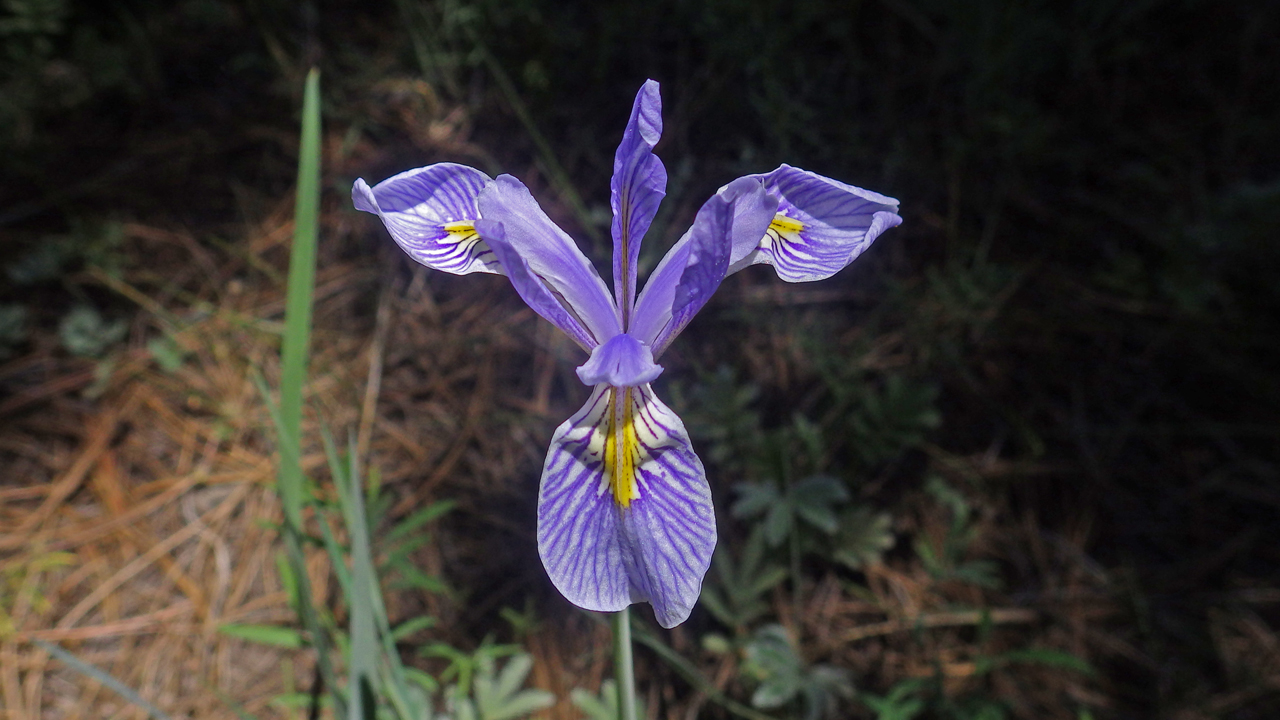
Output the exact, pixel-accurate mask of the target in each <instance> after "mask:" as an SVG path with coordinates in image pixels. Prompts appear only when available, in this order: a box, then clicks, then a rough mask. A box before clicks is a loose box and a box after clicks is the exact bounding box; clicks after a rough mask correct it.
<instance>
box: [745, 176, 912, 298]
mask: <svg viewBox="0 0 1280 720" xmlns="http://www.w3.org/2000/svg"><path fill="white" fill-rule="evenodd" d="M751 177H758V178H760V179H761V180H762V181H763V182H764V186H765V189H766V190H767V191H768V193H769V194H770V195H772V196H774V197H776V198H778V200H779V204H778V212H777V214H776V215H775V216H774V219H773V221H772V222H771V223H770V224H769V227H768V229H767V230H766V231H765V232H764V233H763V235H762V236H761V237H760V238H759V241H758V243H757V245H756V246H755V247H754V248H753V247H751V245H750V243H746V244H745V245H738V246H735V248H734V254H733V257H732V258H731V259H730V265H729V272H730V273H735V272H737V271H738V270H741V269H742V268H744V267H747V266H748V265H755V264H758V263H766V264H769V265H772V266H773V267H774V269H775V270H776V271H777V272H778V277H780V278H782V279H783V280H786V281H787V282H805V281H809V280H821V279H823V278H828V277H831V276H832V275H834V274H835V273H837V272H839V271H840V270H841V269H842V268H844V266H846V265H848V264H849V263H850V262H853V260H854V258H856V257H858V256H859V255H861V254H862V251H864V250H866V249H867V247H869V246H870V245H871V243H872V242H873V241H874V240H875V239H876V238H877V237H879V236H880V234H881V233H883V232H884V231H885V230H888V229H889V228H891V227H895V226H897V225H899V224H901V222H902V218H901V217H900V216H899V215H898V201H897V200H894V199H893V198H891V197H885V196H884V195H881V194H879V193H875V192H872V191H870V190H863V189H862V188H859V187H854V186H852V185H847V184H845V183H842V182H840V181H838V180H832V179H831V178H827V177H823V176H821V175H818V174H817V173H812V172H809V171H807V170H801V169H799V168H793V167H791V166H789V165H783V166H781V167H779V168H778V169H777V170H774V171H773V172H771V173H768V174H766V175H756V176H751Z"/></svg>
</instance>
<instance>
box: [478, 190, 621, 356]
mask: <svg viewBox="0 0 1280 720" xmlns="http://www.w3.org/2000/svg"><path fill="white" fill-rule="evenodd" d="M477 205H478V206H479V208H480V214H481V216H483V217H484V218H485V219H486V220H495V221H497V222H500V223H502V225H503V228H504V229H505V231H506V240H507V243H508V244H510V245H511V247H512V248H513V249H514V250H515V252H517V253H518V254H519V255H520V257H522V258H524V259H525V261H526V262H527V263H528V264H529V268H530V269H531V270H532V271H533V273H534V274H535V275H537V276H538V277H539V278H541V279H542V281H543V282H545V283H546V284H547V285H548V286H550V289H551V290H552V291H553V292H555V294H556V295H557V296H558V297H559V298H560V299H561V300H562V301H563V303H562V304H563V305H564V306H565V309H566V310H569V311H570V312H572V313H573V314H574V315H576V316H577V317H578V318H579V319H580V320H581V321H582V324H583V325H584V326H585V327H586V328H587V330H589V331H590V333H591V335H592V337H594V338H595V342H594V343H592V344H591V347H595V346H596V345H598V344H599V343H602V342H604V341H605V340H608V339H609V338H611V337H613V336H614V335H617V334H618V333H620V332H622V328H621V326H620V325H619V323H618V311H617V308H616V307H615V306H614V304H613V299H612V298H611V297H609V290H608V288H607V287H605V284H604V280H601V279H600V274H599V273H597V272H596V269H595V268H594V267H592V265H591V263H590V262H588V260H587V258H586V256H585V255H583V254H582V251H581V250H579V249H578V246H577V245H575V244H574V242H573V240H572V239H571V238H570V237H569V236H568V235H566V234H565V232H564V231H563V230H561V229H560V228H559V227H557V226H556V224H555V223H553V222H551V218H549V217H547V214H546V213H545V212H543V211H542V208H541V207H539V205H538V201H537V200H534V199H533V195H531V194H530V193H529V189H528V188H526V187H525V186H524V183H521V182H520V181H519V180H517V179H515V178H513V177H511V176H510V175H499V176H498V177H497V178H496V179H495V180H494V181H493V182H491V183H489V184H488V185H487V186H485V188H484V190H483V191H481V193H480V197H479V199H478V201H477ZM534 309H535V310H536V309H537V308H534Z"/></svg>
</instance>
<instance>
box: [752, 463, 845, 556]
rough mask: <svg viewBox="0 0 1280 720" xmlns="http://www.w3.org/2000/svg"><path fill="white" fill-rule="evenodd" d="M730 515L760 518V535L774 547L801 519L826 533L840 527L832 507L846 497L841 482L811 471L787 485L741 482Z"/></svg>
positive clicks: (784, 538)
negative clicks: (808, 474) (811, 474)
mask: <svg viewBox="0 0 1280 720" xmlns="http://www.w3.org/2000/svg"><path fill="white" fill-rule="evenodd" d="M734 489H735V490H736V491H737V493H738V499H737V501H736V502H734V504H733V507H732V512H733V515H734V517H737V518H742V519H744V520H750V519H754V518H759V519H760V526H761V528H762V529H763V537H764V540H765V542H766V543H768V544H769V546H770V547H778V546H780V545H782V544H783V543H784V542H786V541H787V539H788V538H789V537H791V535H792V534H793V533H794V532H795V531H796V529H797V525H798V524H800V523H802V522H803V523H804V524H806V525H808V526H810V527H813V528H814V529H816V530H819V531H821V532H822V533H824V534H826V535H833V534H835V532H836V530H838V529H839V527H840V520H839V517H838V516H837V514H836V507H837V506H838V505H841V504H843V503H845V502H848V500H849V490H848V489H847V488H846V487H845V486H844V483H842V482H840V481H839V480H837V479H835V478H833V477H828V476H826V475H813V476H811V477H807V478H804V479H803V480H800V481H799V482H797V483H795V484H793V485H790V486H788V487H781V488H780V487H779V486H778V485H777V484H776V483H770V482H761V483H742V484H740V485H737V486H736V487H735V488H734Z"/></svg>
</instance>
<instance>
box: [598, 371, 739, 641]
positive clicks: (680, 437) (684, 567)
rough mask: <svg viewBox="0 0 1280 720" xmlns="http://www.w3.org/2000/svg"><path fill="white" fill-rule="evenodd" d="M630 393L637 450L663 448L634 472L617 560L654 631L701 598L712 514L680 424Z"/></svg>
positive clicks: (647, 395)
mask: <svg viewBox="0 0 1280 720" xmlns="http://www.w3.org/2000/svg"><path fill="white" fill-rule="evenodd" d="M636 390H637V391H638V398H637V401H636V402H637V406H638V409H637V418H636V423H637V426H638V427H643V428H644V429H643V430H641V431H639V432H638V434H640V435H641V442H642V443H643V444H646V445H648V444H649V443H657V442H659V441H660V442H662V443H664V445H665V446H664V447H662V448H661V449H654V448H651V449H650V452H651V453H652V454H653V460H652V462H648V463H644V464H642V465H641V467H640V470H639V472H640V497H639V498H638V499H636V500H633V501H632V502H631V509H630V512H624V513H622V520H623V523H622V528H621V530H622V546H623V548H624V552H623V555H622V557H623V562H624V564H626V565H627V570H628V575H629V576H630V577H631V580H632V585H633V592H634V593H635V594H637V595H638V596H639V598H640V599H642V600H648V601H649V603H650V604H652V605H653V611H654V614H655V615H656V616H657V619H658V624H659V625H661V626H662V627H665V628H671V627H675V626H676V625H679V624H680V623H682V622H684V621H685V620H686V619H687V618H688V617H689V613H690V612H691V611H692V610H693V605H694V603H696V602H697V600H698V596H699V595H700V594H701V591H702V579H703V577H704V576H705V575H706V573H707V568H708V567H710V565H711V555H712V553H713V551H714V550H715V547H716V519H715V509H714V507H713V506H712V503H711V488H710V487H709V486H708V485H707V476H706V471H705V470H704V469H703V467H702V461H701V460H699V459H698V456H697V455H696V454H695V453H694V452H693V447H692V445H691V444H690V443H689V436H688V433H687V432H686V431H685V428H684V423H683V422H681V421H680V418H679V416H677V415H676V414H675V413H674V412H672V411H671V409H670V408H668V407H667V406H666V405H664V404H663V403H662V402H661V401H660V400H658V398H657V397H656V396H655V395H654V394H653V390H652V388H650V387H649V386H648V385H644V386H641V387H639V388H637V389H636ZM646 433H652V436H651V437H650V438H648V439H646V438H644V435H645V434H646ZM627 549H630V551H631V552H626V550H627Z"/></svg>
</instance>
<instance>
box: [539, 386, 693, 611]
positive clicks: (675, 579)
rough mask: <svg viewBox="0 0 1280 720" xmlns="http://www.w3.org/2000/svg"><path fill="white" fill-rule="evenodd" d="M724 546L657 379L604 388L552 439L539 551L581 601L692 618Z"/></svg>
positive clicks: (562, 586) (559, 582)
mask: <svg viewBox="0 0 1280 720" xmlns="http://www.w3.org/2000/svg"><path fill="white" fill-rule="evenodd" d="M715 544H716V523H715V516H714V512H713V508H712V505H711V491H710V488H709V487H708V486H707V480H706V473H705V472H704V470H703V468H702V462H701V461H700V460H698V456H697V455H695V454H694V452H693V448H692V446H691V445H690V444H689V436H688V434H687V433H686V432H685V429H684V423H682V422H680V418H679V417H677V416H676V414H675V413H673V412H671V410H670V409H669V408H667V406H666V405H663V404H662V402H660V401H659V400H658V399H657V398H656V397H655V396H654V394H653V390H652V389H651V388H650V387H649V386H648V385H642V386H639V387H635V388H625V389H622V388H612V387H609V386H607V385H599V386H597V387H596V388H595V390H593V391H592V393H591V399H589V400H588V401H587V404H586V405H584V406H583V407H582V409H581V410H579V411H578V412H577V413H576V414H574V416H573V417H571V418H569V419H568V420H566V421H565V423H564V424H563V425H561V426H560V427H559V428H558V429H557V430H556V432H555V435H554V436H553V437H552V439H551V448H550V451H549V452H548V454H547V461H546V465H545V466H544V467H543V471H542V487H541V490H540V492H539V494H538V553H539V554H540V555H541V556H542V562H543V565H545V566H546V568H547V574H548V575H549V576H550V577H551V581H552V582H553V583H554V584H555V586H556V588H557V589H558V590H560V592H561V593H563V594H564V596H565V597H566V598H568V600H569V601H570V602H572V603H573V604H575V605H577V606H579V607H582V608H586V609H588V610H599V611H605V612H612V611H617V610H621V609H623V608H624V607H626V606H627V605H630V604H631V603H633V602H643V601H648V602H650V603H652V604H653V609H654V613H655V614H656V615H657V618H658V623H659V624H661V625H662V626H663V627H668V628H669V627H674V626H676V625H678V624H680V623H681V622H684V620H685V619H686V618H688V617H689V612H690V611H691V610H692V609H693V604H694V603H695V602H696V601H697V599H698V595H699V593H700V591H701V587H702V578H703V576H704V575H706V572H707V568H708V566H710V564H711V554H712V551H713V550H714V549H715Z"/></svg>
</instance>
